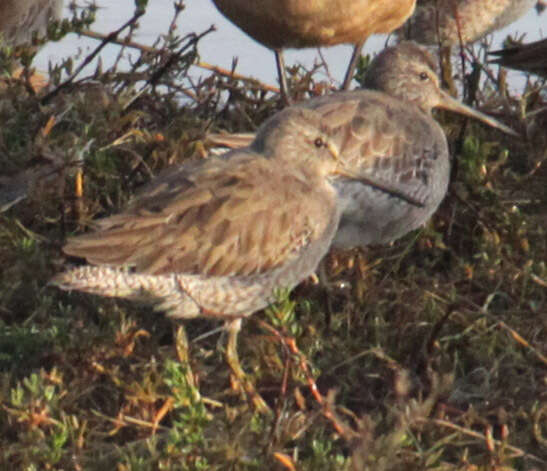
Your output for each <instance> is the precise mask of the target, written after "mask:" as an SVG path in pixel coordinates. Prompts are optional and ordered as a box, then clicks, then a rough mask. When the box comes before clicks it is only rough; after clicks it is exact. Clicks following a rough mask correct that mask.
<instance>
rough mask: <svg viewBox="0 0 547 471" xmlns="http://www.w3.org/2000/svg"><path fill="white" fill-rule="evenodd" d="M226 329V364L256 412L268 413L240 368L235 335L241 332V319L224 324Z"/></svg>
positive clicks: (266, 406)
mask: <svg viewBox="0 0 547 471" xmlns="http://www.w3.org/2000/svg"><path fill="white" fill-rule="evenodd" d="M226 328H227V330H228V343H227V345H226V362H227V363H228V365H230V368H231V370H232V373H233V375H234V377H235V378H236V380H237V381H238V382H239V385H240V386H241V387H242V388H243V390H244V391H245V394H247V396H248V397H249V398H250V399H251V401H252V402H253V404H254V406H255V408H256V410H257V411H258V412H261V413H263V414H268V413H270V412H271V410H270V408H269V407H268V404H266V402H265V401H264V399H262V397H261V396H260V394H258V392H257V391H256V389H255V387H254V386H253V385H252V384H251V382H250V381H249V380H248V379H247V378H246V375H245V372H244V371H243V369H242V368H241V363H240V362H239V355H238V353H237V334H239V331H240V330H241V319H240V318H239V319H236V320H233V321H228V322H227V323H226Z"/></svg>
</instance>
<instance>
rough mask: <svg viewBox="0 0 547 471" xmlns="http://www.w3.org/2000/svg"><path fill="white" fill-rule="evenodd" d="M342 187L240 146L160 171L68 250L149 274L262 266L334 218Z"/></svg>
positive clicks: (237, 271)
mask: <svg viewBox="0 0 547 471" xmlns="http://www.w3.org/2000/svg"><path fill="white" fill-rule="evenodd" d="M334 205H335V192H334V189H332V188H330V186H328V183H327V182H326V181H325V180H324V179H318V181H309V180H307V179H305V178H303V177H299V176H298V172H294V174H293V173H290V172H289V171H287V170H286V169H283V168H281V167H279V166H278V165H277V163H276V162H275V161H273V160H268V159H265V158H263V157H261V156H259V155H256V154H253V153H251V152H246V151H233V152H231V153H229V154H228V155H226V156H223V157H212V158H209V159H207V160H204V161H201V162H200V163H198V164H192V165H189V166H184V167H182V168H181V169H178V170H171V172H170V173H169V174H167V175H165V176H164V177H159V178H158V179H157V180H156V181H155V182H153V183H152V184H151V185H150V186H149V187H148V188H147V189H145V192H144V193H143V194H142V195H141V196H140V197H137V198H136V199H135V200H134V201H133V203H132V204H130V206H129V207H128V209H127V210H126V211H125V212H123V213H121V214H118V215H114V216H111V217H108V218H105V219H103V220H102V221H100V222H99V223H98V226H97V230H96V231H95V232H91V233H88V234H84V235H81V236H78V237H74V238H72V239H70V240H69V241H68V243H67V245H66V246H65V247H64V251H65V253H67V254H69V255H73V256H78V257H82V258H86V259H87V260H88V261H89V262H90V263H93V264H105V265H114V266H132V267H134V268H135V270H136V271H138V272H144V273H149V274H157V275H158V274H167V273H173V272H177V273H195V274H204V275H214V276H231V275H250V274H258V273H262V272H265V271H268V270H271V269H272V268H275V267H277V266H279V265H281V264H283V263H285V262H287V261H288V260H290V259H291V257H296V256H298V252H299V251H300V250H302V249H303V248H304V247H305V246H306V244H308V243H310V242H311V241H313V240H315V239H317V238H319V237H321V235H322V234H323V233H324V231H325V230H326V229H327V226H328V224H329V223H330V221H331V217H330V216H331V215H332V214H333V211H334Z"/></svg>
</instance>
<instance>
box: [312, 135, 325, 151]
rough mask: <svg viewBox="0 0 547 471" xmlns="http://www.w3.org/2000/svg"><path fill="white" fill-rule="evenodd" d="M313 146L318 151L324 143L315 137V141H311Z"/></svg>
mask: <svg viewBox="0 0 547 471" xmlns="http://www.w3.org/2000/svg"><path fill="white" fill-rule="evenodd" d="M313 144H314V145H315V147H317V148H318V149H319V148H320V147H324V146H325V141H324V140H323V139H322V138H320V137H316V138H315V141H313Z"/></svg>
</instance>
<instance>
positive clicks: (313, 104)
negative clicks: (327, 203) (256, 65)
mask: <svg viewBox="0 0 547 471" xmlns="http://www.w3.org/2000/svg"><path fill="white" fill-rule="evenodd" d="M365 86H366V87H367V89H365V90H355V91H352V92H339V93H336V94H333V95H328V96H324V97H319V98H314V99H312V100H308V101H306V102H302V103H300V104H298V105H295V106H297V107H303V108H308V109H313V110H314V111H315V112H317V113H319V114H321V115H322V116H323V122H324V125H325V126H327V129H328V132H329V135H331V139H332V140H333V142H334V143H335V144H336V146H337V148H338V149H339V151H340V159H341V161H342V162H343V165H344V167H345V168H347V169H351V172H352V174H354V175H356V176H358V177H359V178H360V180H351V179H348V178H345V179H344V178H340V179H338V180H336V182H335V187H336V189H337V192H338V199H339V201H340V204H341V208H342V217H341V221H340V225H339V228H338V231H337V233H336V235H335V237H334V240H333V246H335V247H338V248H352V247H356V246H366V245H369V244H380V243H386V242H391V241H393V240H396V239H398V238H399V237H401V236H403V235H405V234H407V233H408V232H409V231H411V230H413V229H416V228H417V227H419V226H421V225H422V224H424V223H425V222H426V221H427V220H428V219H429V217H430V216H431V215H432V214H433V212H434V211H435V210H436V209H437V207H438V206H439V204H440V202H441V201H442V199H443V198H444V195H445V194H446V191H447V188H448V177H449V170H450V156H449V150H448V144H447V141H446V137H445V135H444V132H443V130H442V129H441V127H440V126H439V124H438V123H437V122H436V121H435V120H434V119H433V117H432V116H431V111H432V109H433V108H437V107H439V108H445V109H448V110H452V111H455V112H457V113H461V114H464V115H467V116H471V117H473V118H476V119H479V120H481V121H483V122H485V123H486V124H488V125H490V126H493V127H496V128H498V129H501V130H502V131H504V132H506V133H509V134H515V133H514V131H513V130H512V129H510V128H508V127H507V126H505V125H504V124H502V123H500V122H498V121H496V120H494V119H492V118H490V117H488V116H486V115H484V114H483V113H480V112H478V111H476V110H473V109H472V108H470V107H468V106H465V105H463V104H462V103H460V102H458V101H457V100H455V99H453V98H452V97H451V96H450V95H449V94H447V93H446V92H444V91H443V90H441V88H440V84H439V79H438V76H437V74H436V73H435V62H434V59H433V57H432V56H431V55H430V54H429V53H428V52H427V51H426V50H425V48H423V47H420V46H419V45H417V44H416V43H414V42H402V43H400V44H399V45H397V46H394V47H391V48H387V49H385V50H383V51H382V52H381V53H380V54H378V56H377V57H376V58H375V59H374V60H373V61H372V62H371V64H370V67H369V69H368V71H367V74H366V77H365ZM245 137H246V138H247V139H252V134H247V135H243V136H236V137H235V139H231V138H230V137H228V136H226V135H217V136H212V139H213V141H214V142H216V143H220V144H228V145H233V144H235V145H240V144H241V143H242V142H244V139H245ZM365 178H370V179H371V180H372V181H373V182H374V183H375V185H363V181H364V179H365ZM381 184H385V185H386V187H387V188H388V189H389V191H382V190H381V189H379V186H380V185H381ZM404 196H406V198H405V197H404Z"/></svg>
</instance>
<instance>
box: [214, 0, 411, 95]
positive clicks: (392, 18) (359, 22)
mask: <svg viewBox="0 0 547 471" xmlns="http://www.w3.org/2000/svg"><path fill="white" fill-rule="evenodd" d="M213 2H214V4H215V5H216V7H217V8H218V9H219V10H220V12H221V13H222V14H223V15H225V16H226V17H227V18H228V19H229V20H230V21H232V22H233V23H234V24H235V25H237V26H238V27H239V28H241V29H242V30H243V31H244V32H245V33H247V34H248V35H249V36H251V37H252V38H253V39H255V40H256V41H258V42H259V43H261V44H263V45H264V46H266V47H268V48H270V49H273V51H274V52H275V57H276V65H277V71H278V75H279V84H280V88H281V92H282V94H283V96H284V97H285V98H286V99H288V95H287V92H288V89H287V82H286V75H285V65H284V61H283V53H282V50H283V49H286V48H305V47H318V46H333V45H336V44H345V43H348V44H353V45H354V46H355V47H354V50H353V55H352V58H351V61H350V64H349V67H348V69H347V72H346V75H345V79H344V84H343V88H344V89H347V88H348V87H349V84H350V82H351V80H352V78H353V73H354V70H355V66H356V64H357V60H358V58H359V55H360V52H361V49H362V47H363V44H364V43H365V41H366V39H367V38H368V37H369V36H370V35H371V34H377V33H389V32H391V31H393V30H394V29H396V28H398V27H399V26H401V25H402V24H403V23H404V22H405V21H406V19H407V18H408V17H409V16H410V15H411V14H412V12H413V11H414V6H415V3H416V0H390V1H385V0H306V1H302V0H213Z"/></svg>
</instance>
